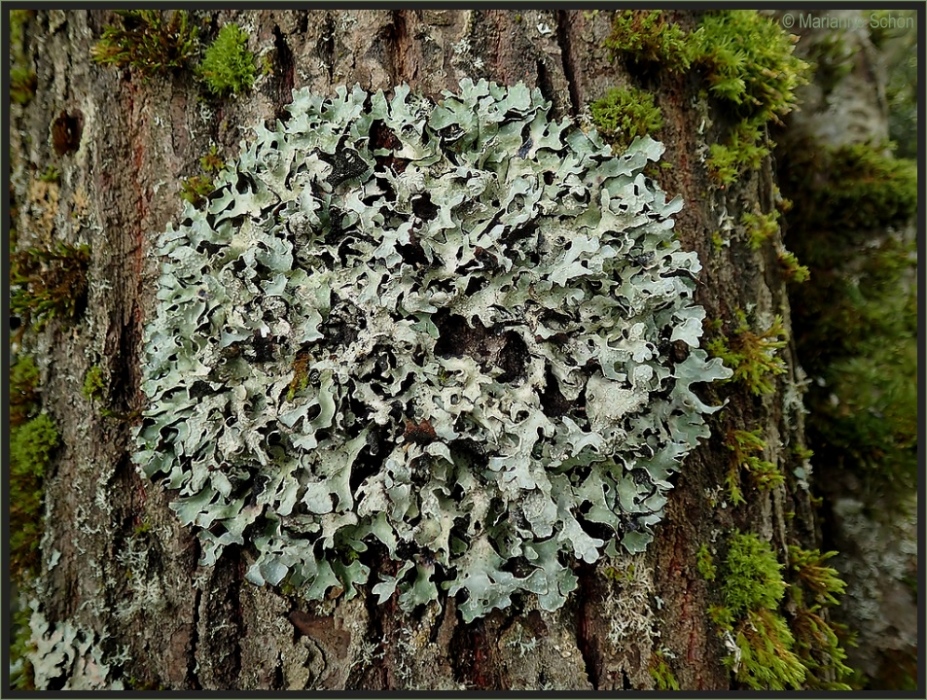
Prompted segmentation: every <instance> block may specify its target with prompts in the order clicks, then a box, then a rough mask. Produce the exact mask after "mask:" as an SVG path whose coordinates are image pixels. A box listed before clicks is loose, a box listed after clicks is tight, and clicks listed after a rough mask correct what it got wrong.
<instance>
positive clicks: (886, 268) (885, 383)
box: [780, 143, 919, 513]
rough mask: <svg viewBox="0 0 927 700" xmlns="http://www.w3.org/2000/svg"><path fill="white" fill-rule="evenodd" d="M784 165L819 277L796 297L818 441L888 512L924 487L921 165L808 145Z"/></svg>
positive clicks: (806, 250)
mask: <svg viewBox="0 0 927 700" xmlns="http://www.w3.org/2000/svg"><path fill="white" fill-rule="evenodd" d="M780 162H781V170H780V174H781V176H782V177H781V179H782V183H783V185H782V186H783V189H784V194H785V195H787V196H788V197H789V199H791V200H792V201H793V202H794V209H793V211H792V213H790V214H789V215H788V224H789V227H788V232H789V233H788V245H789V248H790V249H792V250H794V251H795V254H796V255H797V256H798V257H799V258H800V259H801V260H802V261H803V262H804V263H805V264H806V265H807V267H808V270H809V273H810V276H811V279H812V282H811V283H809V284H806V285H805V286H804V287H803V289H802V294H801V296H800V297H796V298H795V299H793V300H792V311H793V328H794V329H795V337H796V344H797V350H798V354H799V357H800V358H801V363H802V366H803V367H804V368H805V370H806V371H807V372H808V374H809V375H810V376H811V377H812V378H813V379H814V380H815V381H813V382H812V383H811V385H810V387H809V390H808V395H807V403H808V407H809V409H810V414H809V418H808V434H809V441H810V444H811V446H812V447H813V448H814V450H815V452H817V454H818V455H819V457H820V458H821V463H822V464H824V465H833V467H834V468H836V469H846V470H849V471H851V472H853V473H854V474H855V475H856V476H857V477H858V478H859V479H860V480H861V482H862V487H863V489H864V492H865V493H868V494H869V495H870V497H871V498H872V499H873V500H876V499H878V500H881V506H880V510H881V509H885V512H886V513H888V512H890V511H891V510H892V508H893V506H894V505H900V503H901V502H902V501H903V500H904V498H903V497H904V496H905V495H906V494H907V493H909V492H910V491H912V490H913V489H915V488H916V485H917V443H918V435H917V433H918V430H917V426H918V422H917V408H918V396H917V387H916V382H914V381H912V378H913V377H916V376H917V372H918V365H917V334H918V324H917V318H918V311H919V310H918V303H917V289H916V286H917V285H916V275H917V245H916V236H914V235H913V233H911V234H904V233H901V232H899V231H900V230H903V227H904V226H905V225H906V224H908V223H909V222H911V223H912V224H913V221H914V216H915V214H916V211H917V204H918V201H917V192H918V189H917V174H916V169H915V167H914V164H913V163H912V162H910V161H907V160H904V159H895V158H892V157H891V155H890V154H887V153H886V152H885V151H884V150H883V149H882V148H879V147H876V146H873V145H867V144H857V145H854V146H846V147H841V148H820V147H816V146H815V144H813V143H805V144H799V145H798V146H797V147H796V148H794V149H791V150H790V151H789V152H788V153H785V154H783V157H782V158H781V160H780ZM834 476H835V477H837V476H838V475H837V474H835V475H834Z"/></svg>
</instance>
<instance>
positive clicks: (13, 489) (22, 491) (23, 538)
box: [9, 413, 59, 575]
mask: <svg viewBox="0 0 927 700" xmlns="http://www.w3.org/2000/svg"><path fill="white" fill-rule="evenodd" d="M58 443H59V438H58V431H57V429H56V428H55V424H54V422H53V421H52V419H51V418H50V417H49V416H48V415H47V414H45V413H42V414H40V415H38V416H36V417H35V418H33V419H31V420H29V421H27V422H26V423H24V424H22V425H20V426H18V427H16V428H14V429H13V430H12V431H11V432H10V495H9V498H10V569H11V571H12V572H13V573H14V574H15V575H20V574H22V573H23V572H25V571H28V570H33V569H34V568H35V567H36V566H37V564H38V550H39V541H40V540H41V538H42V497H43V494H42V478H43V477H44V475H45V472H46V471H47V469H48V465H49V464H50V463H51V457H52V454H53V453H54V451H55V448H57V447H58Z"/></svg>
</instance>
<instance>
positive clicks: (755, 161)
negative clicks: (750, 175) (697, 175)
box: [705, 121, 770, 186]
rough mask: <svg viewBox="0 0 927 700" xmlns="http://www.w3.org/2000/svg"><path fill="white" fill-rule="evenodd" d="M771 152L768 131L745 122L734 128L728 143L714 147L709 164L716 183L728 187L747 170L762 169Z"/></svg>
mask: <svg viewBox="0 0 927 700" xmlns="http://www.w3.org/2000/svg"><path fill="white" fill-rule="evenodd" d="M769 152H770V151H769V146H768V145H767V144H766V139H765V136H764V132H763V131H761V130H760V128H759V127H758V126H757V125H756V124H751V123H750V122H746V121H743V122H740V123H739V124H736V125H735V126H734V127H732V128H731V130H730V133H729V134H728V136H727V139H726V143H713V144H711V146H710V147H709V148H708V160H706V161H705V165H706V167H707V168H708V174H709V175H710V176H711V178H712V179H713V180H714V181H715V182H716V183H718V184H719V185H722V186H727V185H730V184H732V183H734V182H736V181H737V179H738V178H739V177H740V175H741V174H742V173H744V172H746V171H747V170H756V169H757V168H759V167H760V164H761V163H762V162H763V158H765V157H766V156H768V155H769Z"/></svg>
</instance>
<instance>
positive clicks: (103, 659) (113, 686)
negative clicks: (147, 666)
mask: <svg viewBox="0 0 927 700" xmlns="http://www.w3.org/2000/svg"><path fill="white" fill-rule="evenodd" d="M30 607H31V608H32V612H31V616H30V622H29V625H30V628H31V638H30V641H29V643H28V646H27V649H28V651H27V653H26V656H27V658H28V660H29V663H30V664H31V666H32V671H33V674H34V681H35V688H36V689H37V690H51V689H60V690H85V691H86V690H96V691H99V690H122V689H123V687H124V686H123V683H122V681H121V680H119V679H118V677H117V676H118V670H117V669H118V668H119V667H120V665H121V664H122V663H124V662H125V661H126V660H127V658H128V654H127V652H126V650H125V649H124V648H123V649H120V650H118V651H115V650H114V648H113V647H114V645H113V644H112V642H111V640H108V639H107V638H106V635H105V634H104V635H101V634H98V633H97V632H94V631H93V630H88V629H85V628H84V627H82V626H81V625H79V624H77V623H75V622H74V621H72V620H65V621H63V622H59V623H56V624H53V623H50V622H49V621H48V620H47V619H46V617H45V615H44V614H43V613H42V611H41V609H40V606H39V604H38V602H37V601H35V600H33V601H31V602H30ZM104 646H105V648H106V650H104Z"/></svg>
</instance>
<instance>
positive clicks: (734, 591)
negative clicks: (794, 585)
mask: <svg viewBox="0 0 927 700" xmlns="http://www.w3.org/2000/svg"><path fill="white" fill-rule="evenodd" d="M782 568H783V566H782V564H780V563H779V561H778V559H777V558H776V553H775V552H774V551H773V548H772V546H771V545H770V544H769V542H766V541H765V540H762V539H760V537H759V536H758V535H755V534H753V533H752V532H747V533H744V532H738V533H735V534H734V535H733V536H732V537H731V539H730V542H729V549H728V553H727V558H726V559H725V562H724V570H723V575H722V577H721V595H722V597H723V600H724V605H725V607H726V608H727V609H728V610H729V611H730V613H731V614H732V615H733V616H734V617H741V616H742V615H743V614H744V613H746V612H747V611H748V610H754V609H758V608H766V609H770V610H774V609H776V608H777V607H778V605H779V601H780V600H782V596H783V595H784V594H785V589H786V585H785V581H783V580H782Z"/></svg>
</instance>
